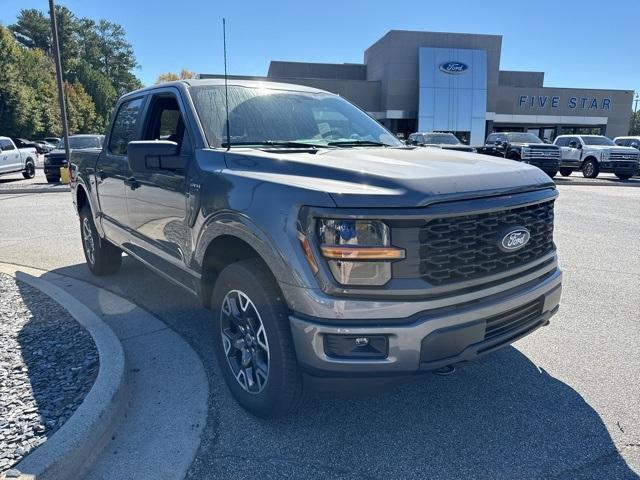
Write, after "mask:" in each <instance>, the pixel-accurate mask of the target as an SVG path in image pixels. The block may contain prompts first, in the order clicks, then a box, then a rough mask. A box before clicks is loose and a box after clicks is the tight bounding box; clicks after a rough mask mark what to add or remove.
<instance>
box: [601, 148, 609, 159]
mask: <svg viewBox="0 0 640 480" xmlns="http://www.w3.org/2000/svg"><path fill="white" fill-rule="evenodd" d="M602 160H609V152H608V151H607V150H605V151H604V152H602Z"/></svg>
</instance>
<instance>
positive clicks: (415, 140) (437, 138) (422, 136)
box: [407, 132, 476, 152]
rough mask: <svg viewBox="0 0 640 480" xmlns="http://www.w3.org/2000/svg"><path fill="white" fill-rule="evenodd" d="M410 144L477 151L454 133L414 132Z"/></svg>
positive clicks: (460, 150) (410, 137) (461, 150)
mask: <svg viewBox="0 0 640 480" xmlns="http://www.w3.org/2000/svg"><path fill="white" fill-rule="evenodd" d="M407 144H408V145H419V146H421V147H435V148H442V149H444V150H456V151H458V152H475V151H476V149H475V148H473V147H470V146H469V145H465V144H464V143H462V142H461V141H460V140H458V137H456V136H455V135H454V134H453V133H447V132H431V133H420V132H416V133H412V134H411V135H409V138H408V139H407Z"/></svg>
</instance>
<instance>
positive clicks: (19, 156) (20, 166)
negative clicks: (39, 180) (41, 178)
mask: <svg viewBox="0 0 640 480" xmlns="http://www.w3.org/2000/svg"><path fill="white" fill-rule="evenodd" d="M37 158H38V153H37V152H36V149H35V148H32V147H27V148H18V147H16V144H15V143H14V142H13V140H11V139H10V138H9V137H0V175H3V174H5V173H16V172H22V176H23V177H24V178H27V179H28V178H33V177H35V175H36V159H37Z"/></svg>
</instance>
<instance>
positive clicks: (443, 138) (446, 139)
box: [424, 133, 460, 145]
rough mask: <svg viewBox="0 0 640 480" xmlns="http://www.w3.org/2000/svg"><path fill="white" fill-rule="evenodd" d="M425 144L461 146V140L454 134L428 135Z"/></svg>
mask: <svg viewBox="0 0 640 480" xmlns="http://www.w3.org/2000/svg"><path fill="white" fill-rule="evenodd" d="M424 143H433V144H436V145H460V140H458V138H457V137H456V136H455V135H454V134H453V133H427V134H425V136H424Z"/></svg>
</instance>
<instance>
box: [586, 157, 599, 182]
mask: <svg viewBox="0 0 640 480" xmlns="http://www.w3.org/2000/svg"><path fill="white" fill-rule="evenodd" d="M598 173H600V168H599V167H598V162H597V161H596V160H595V159H594V158H589V159H587V160H585V161H584V163H583V164H582V175H583V176H584V177H585V178H596V177H597V176H598Z"/></svg>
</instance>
